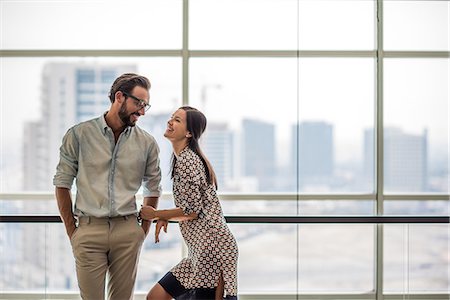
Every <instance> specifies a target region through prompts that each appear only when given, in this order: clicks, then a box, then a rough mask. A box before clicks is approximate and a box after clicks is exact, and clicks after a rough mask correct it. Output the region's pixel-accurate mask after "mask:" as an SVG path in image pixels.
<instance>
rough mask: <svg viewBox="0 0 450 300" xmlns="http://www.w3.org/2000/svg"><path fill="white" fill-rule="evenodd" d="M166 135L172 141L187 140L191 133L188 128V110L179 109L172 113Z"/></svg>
mask: <svg viewBox="0 0 450 300" xmlns="http://www.w3.org/2000/svg"><path fill="white" fill-rule="evenodd" d="M164 136H165V137H166V138H167V139H169V140H170V141H172V142H174V141H183V140H187V139H188V137H190V133H189V131H188V130H187V123H186V111H184V110H183V109H179V110H177V111H176V112H174V113H173V114H172V116H171V118H170V119H169V121H167V128H166V131H165V132H164Z"/></svg>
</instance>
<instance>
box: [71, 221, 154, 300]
mask: <svg viewBox="0 0 450 300" xmlns="http://www.w3.org/2000/svg"><path fill="white" fill-rule="evenodd" d="M144 239H145V234H144V231H143V230H142V228H141V227H140V225H139V223H138V222H137V219H136V216H134V215H130V216H125V217H115V218H94V217H80V218H79V224H78V228H77V229H76V230H75V232H74V234H73V235H72V237H71V239H70V242H71V244H72V250H73V255H74V257H75V265H76V270H77V278H78V286H79V288H80V293H81V298H82V299H84V300H102V299H105V279H106V274H108V299H110V300H127V299H132V297H133V290H134V283H135V280H136V273H137V264H138V260H139V254H140V250H141V246H142V243H143V241H144Z"/></svg>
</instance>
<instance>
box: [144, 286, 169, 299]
mask: <svg viewBox="0 0 450 300" xmlns="http://www.w3.org/2000/svg"><path fill="white" fill-rule="evenodd" d="M171 299H172V296H171V295H170V294H169V293H167V292H166V290H165V289H164V288H163V287H162V286H161V285H160V284H159V283H157V284H155V285H154V286H153V287H152V289H151V290H150V292H148V294H147V300H171Z"/></svg>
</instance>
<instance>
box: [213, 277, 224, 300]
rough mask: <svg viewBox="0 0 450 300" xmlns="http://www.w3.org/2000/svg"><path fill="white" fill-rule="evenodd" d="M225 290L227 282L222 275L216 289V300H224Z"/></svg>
mask: <svg viewBox="0 0 450 300" xmlns="http://www.w3.org/2000/svg"><path fill="white" fill-rule="evenodd" d="M224 289H225V282H224V281H223V275H222V274H220V277H219V284H218V285H217V288H216V297H215V300H223V292H224Z"/></svg>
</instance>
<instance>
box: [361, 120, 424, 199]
mask: <svg viewBox="0 0 450 300" xmlns="http://www.w3.org/2000/svg"><path fill="white" fill-rule="evenodd" d="M427 135H428V134H427V131H426V130H424V132H423V133H422V134H421V135H418V134H410V133H406V132H404V131H403V130H401V129H399V128H385V130H384V190H385V191H387V192H425V191H427V174H428V159H427V151H428V150H427V149H428V145H427V144H428V141H427V140H428V139H427ZM372 149H373V130H372V129H368V130H365V132H364V166H365V170H364V171H365V172H364V173H365V174H366V176H368V177H370V178H373V174H374V166H373V163H372V162H373V157H372V156H373V150H372Z"/></svg>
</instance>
